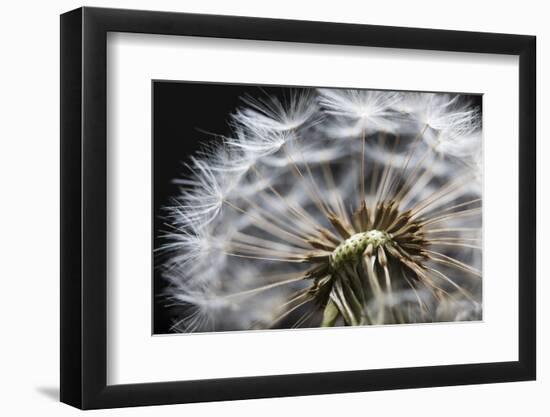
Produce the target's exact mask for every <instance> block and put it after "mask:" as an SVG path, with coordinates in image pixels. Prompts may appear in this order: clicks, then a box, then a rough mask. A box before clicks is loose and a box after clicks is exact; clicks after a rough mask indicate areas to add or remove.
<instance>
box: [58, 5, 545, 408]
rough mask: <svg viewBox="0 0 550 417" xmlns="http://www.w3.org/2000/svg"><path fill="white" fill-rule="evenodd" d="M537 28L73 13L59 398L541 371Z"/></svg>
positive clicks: (69, 23)
mask: <svg viewBox="0 0 550 417" xmlns="http://www.w3.org/2000/svg"><path fill="white" fill-rule="evenodd" d="M535 104H536V96H535V37H531V36H523V35H508V34H492V33H474V32H458V31H445V30H431V29H414V28H398V27H386V26H371V25H355V24H339V23H325V22H311V21H291V20H274V19H260V18H250V17H234V16H213V15H196V14H184V13H168V12H151V11H135V10H115V9H100V8H87V7H85V8H80V9H77V10H74V11H71V12H68V13H65V14H63V15H62V16H61V164H62V166H61V199H62V201H61V401H63V402H65V403H67V404H70V405H73V406H75V407H79V408H82V409H92V408H110V407H124V406H139V405H155V404H172V403H186V402H200V401H217V400H234V399H246V398H262V397H277V396H297V395H312V394H325V393H341V392H354V391H369V390H386V389H399V388H418V387H433V386H444V385H461V384H479V383H495V382H506V381H522V380H533V379H535V375H536V350H535V346H536V330H535V329H536V317H535V308H536V307H535V300H536V297H535V290H536V268H535V247H536V233H535V231H536V222H535V219H536V204H535V201H536V195H535V171H536V168H535V161H536V157H535V153H536V147H535Z"/></svg>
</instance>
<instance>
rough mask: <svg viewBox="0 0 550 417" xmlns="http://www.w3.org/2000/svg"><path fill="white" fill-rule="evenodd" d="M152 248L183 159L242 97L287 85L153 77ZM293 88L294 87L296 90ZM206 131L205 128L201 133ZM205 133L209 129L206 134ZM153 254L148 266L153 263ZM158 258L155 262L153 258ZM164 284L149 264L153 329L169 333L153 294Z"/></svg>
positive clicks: (220, 128)
mask: <svg viewBox="0 0 550 417" xmlns="http://www.w3.org/2000/svg"><path fill="white" fill-rule="evenodd" d="M152 89H153V92H152V95H153V196H152V197H153V216H154V217H153V224H152V227H153V239H154V241H153V248H157V247H158V246H159V245H160V244H161V243H162V240H161V239H160V237H159V235H161V234H162V232H163V231H166V230H167V227H166V226H164V225H163V222H164V221H163V219H162V215H163V211H162V207H163V206H165V205H167V204H169V200H170V198H171V197H173V196H175V195H177V193H178V186H177V185H175V184H173V180H174V179H176V178H181V177H183V176H184V175H185V172H186V170H185V167H184V166H183V162H186V161H187V159H188V158H189V156H191V155H192V154H193V153H194V152H195V151H196V150H198V149H199V145H200V144H201V143H207V142H208V141H211V140H214V138H213V136H212V134H218V135H228V134H230V129H229V126H228V122H229V120H230V115H231V113H233V112H234V111H235V110H236V109H237V108H238V107H239V106H241V105H242V104H243V103H242V101H241V97H242V96H244V95H245V94H250V95H252V96H253V97H261V96H265V94H268V95H270V96H275V97H279V98H280V99H284V96H285V92H286V94H287V96H288V89H286V88H281V87H269V86H262V87H258V86H253V85H246V84H208V83H191V82H181V81H157V80H155V81H153V85H152ZM293 90H296V91H299V90H300V89H295V88H293ZM206 132H208V133H206ZM209 133H210V134H209ZM155 261H156V260H155V258H154V257H153V265H154V266H155V265H156V262H155ZM157 262H158V261H157ZM165 287H166V283H165V282H164V280H163V279H162V277H161V274H160V271H159V270H158V268H155V267H153V333H154V334H163V333H168V332H169V327H170V325H171V324H172V318H176V317H175V316H174V317H172V316H173V313H174V312H173V310H172V309H170V308H166V307H165V306H164V302H163V300H162V298H161V297H158V294H161V293H162V292H163V289H164V288H165Z"/></svg>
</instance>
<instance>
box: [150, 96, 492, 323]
mask: <svg viewBox="0 0 550 417" xmlns="http://www.w3.org/2000/svg"><path fill="white" fill-rule="evenodd" d="M243 102H244V105H243V107H241V108H239V109H236V111H235V112H234V113H233V114H232V116H231V117H232V120H231V122H230V128H231V130H232V134H231V135H230V136H229V137H217V138H215V139H213V141H212V142H210V143H209V144H208V145H207V146H205V147H204V149H202V150H201V151H200V152H198V153H197V155H195V156H192V157H191V158H190V160H189V162H188V163H187V168H188V170H187V173H186V175H185V176H184V179H180V180H176V181H177V183H178V184H179V185H180V186H181V190H180V193H179V195H177V196H175V197H174V198H173V201H172V203H171V204H169V205H168V207H165V209H166V216H165V223H166V224H167V225H168V228H169V229H168V230H167V231H166V232H165V233H164V234H163V235H162V245H161V246H160V247H159V250H158V251H157V258H156V259H157V266H158V268H160V270H161V274H162V276H163V278H164V279H165V280H167V282H168V283H169V284H168V286H167V289H166V291H165V292H164V293H163V294H162V296H163V297H164V299H165V300H166V304H167V306H169V307H170V308H172V309H173V312H174V315H175V316H176V320H175V321H174V323H173V326H172V329H173V330H174V331H177V332H192V331H227V330H245V329H269V328H291V327H319V326H323V327H329V326H343V325H347V326H355V325H375V324H398V323H419V322H420V323H424V322H437V321H459V320H476V319H480V318H481V247H480V244H481V181H480V174H479V173H480V171H481V169H480V164H481V162H480V161H481V137H480V136H481V126H480V114H479V113H480V110H479V108H478V107H476V106H474V104H473V101H472V100H471V97H468V96H463V95H453V94H435V93H395V92H387V91H370V90H335V89H321V90H318V91H315V90H306V92H300V91H292V92H291V94H290V97H289V98H288V99H287V100H279V99H277V98H275V97H271V96H267V97H266V96H261V97H260V98H255V97H250V96H247V97H245V98H244V100H243ZM344 138H346V140H343V139H344Z"/></svg>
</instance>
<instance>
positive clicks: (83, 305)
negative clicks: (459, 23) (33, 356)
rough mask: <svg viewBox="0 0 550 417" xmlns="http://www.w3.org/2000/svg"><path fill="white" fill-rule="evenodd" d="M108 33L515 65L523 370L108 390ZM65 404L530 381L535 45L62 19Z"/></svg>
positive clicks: (411, 371)
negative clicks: (506, 60)
mask: <svg viewBox="0 0 550 417" xmlns="http://www.w3.org/2000/svg"><path fill="white" fill-rule="evenodd" d="M108 32H131V33H147V34H162V35H174V36H178V35H185V36H198V37H214V38H235V39H255V40H268V41H285V42H304V43H317V44H332V45H356V46H370V47H383V48H403V49H421V50H439V51H456V52H475V53H490V54H506V55H516V56H519V103H518V112H519V132H518V137H519V155H518V158H519V277H520V279H519V293H518V297H519V329H518V330H519V347H518V349H519V350H518V352H519V358H518V359H519V360H518V361H513V362H495V363H477V364H467V365H445V366H428V367H413V368H397V369H375V370H358V371H345V372H327V373H309V374H292V375H274V376H256V377H239V378H229V379H227V378H224V379H209V380H198V381H174V382H161V383H140V384H127V385H112V386H110V385H107V383H106V381H107V380H106V375H107V343H106V341H107V339H106V337H107V335H106V329H107V311H106V310H107V309H106V307H107V304H106V299H107V285H106V282H107V273H106V265H107V262H106V257H107V253H106V245H107V217H106V214H107V204H106V203H107V201H106V200H107V180H108V178H107V172H106V171H107V169H106V168H107V167H106V161H107V146H106V145H107V143H106V141H107V140H106V138H107V135H106V126H107V111H106V92H107V91H106V89H107V88H106V77H107V74H106V46H107V41H106V39H107V33H108ZM60 57H61V310H60V314H61V401H62V402H64V403H67V404H70V405H72V406H75V407H78V408H82V409H96V408H112V407H124V406H143V405H155V404H174V403H190V402H201V401H218V400H237V399H249V398H264V397H282V396H298V395H313V394H327V393H343V392H357V391H376V390H387V389H402V388H421V387H434V386H449V385H463V384H481V383H496V382H507V381H524V380H533V379H535V378H536V267H535V265H536V262H535V257H536V255H535V254H536V138H535V134H536V128H535V124H536V119H535V118H536V115H535V107H536V91H535V88H536V81H535V80H536V38H535V37H534V36H524V35H509V34H495V33H481V32H461V31H448V30H431V29H415V28H403V27H388V26H371V25H358V24H341V23H323V22H312V21H293V20H276V19H265V18H261V19H260V18H251V17H233V16H216V15H200V14H185V13H171V12H153V11H136V10H120V9H103V8H88V7H84V8H79V9H76V10H73V11H70V12H68V13H65V14H63V15H61V53H60Z"/></svg>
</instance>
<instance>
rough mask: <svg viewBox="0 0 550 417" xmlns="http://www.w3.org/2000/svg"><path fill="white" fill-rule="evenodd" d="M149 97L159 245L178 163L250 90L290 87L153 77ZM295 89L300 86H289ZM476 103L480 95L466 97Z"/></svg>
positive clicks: (168, 312) (171, 315) (157, 324)
mask: <svg viewBox="0 0 550 417" xmlns="http://www.w3.org/2000/svg"><path fill="white" fill-rule="evenodd" d="M152 90H153V91H152V96H153V138H152V139H153V196H152V197H153V216H154V217H153V222H152V227H153V239H154V240H153V248H157V247H159V246H160V244H162V240H161V239H160V237H159V236H160V235H161V234H162V232H164V231H166V230H168V228H167V227H166V226H165V225H163V222H164V221H163V219H162V215H163V210H162V207H164V206H166V205H168V204H169V201H170V198H171V197H174V196H176V195H177V193H178V186H177V185H175V184H174V183H173V180H174V179H176V178H182V177H184V176H185V173H186V169H185V167H184V165H183V163H184V162H186V161H187V160H188V158H189V156H191V155H192V154H193V153H194V152H195V151H197V150H198V149H199V147H200V144H201V143H207V142H208V141H212V140H215V139H214V137H213V135H212V134H217V135H229V134H230V128H229V125H228V123H229V121H230V115H231V114H232V113H233V112H234V111H235V110H236V109H237V108H238V107H239V106H241V105H243V102H242V100H241V97H243V96H244V95H246V94H249V95H251V96H253V97H255V98H258V97H265V96H266V95H269V96H274V97H277V98H279V99H280V100H282V101H283V102H285V98H288V95H289V94H288V93H289V89H288V88H286V87H281V86H261V87H260V86H257V85H247V84H218V83H216V84H214V83H196V82H184V81H162V80H154V81H153V84H152ZM292 90H293V91H296V92H299V91H300V90H305V89H304V88H294V87H293V88H292ZM468 99H470V100H472V101H473V103H474V104H475V105H481V95H477V96H470V97H468ZM157 262H158V261H157V260H155V258H154V257H153V295H152V297H153V300H152V302H153V329H152V330H153V333H154V334H163V333H169V328H170V325H171V324H172V322H173V320H172V319H176V318H177V317H176V315H175V310H174V308H167V307H165V306H164V301H163V299H162V297H159V296H158V295H159V294H162V292H163V290H164V288H165V287H166V282H165V281H164V280H163V279H162V277H161V274H160V271H159V270H158V268H156V267H155V265H156V264H157Z"/></svg>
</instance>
